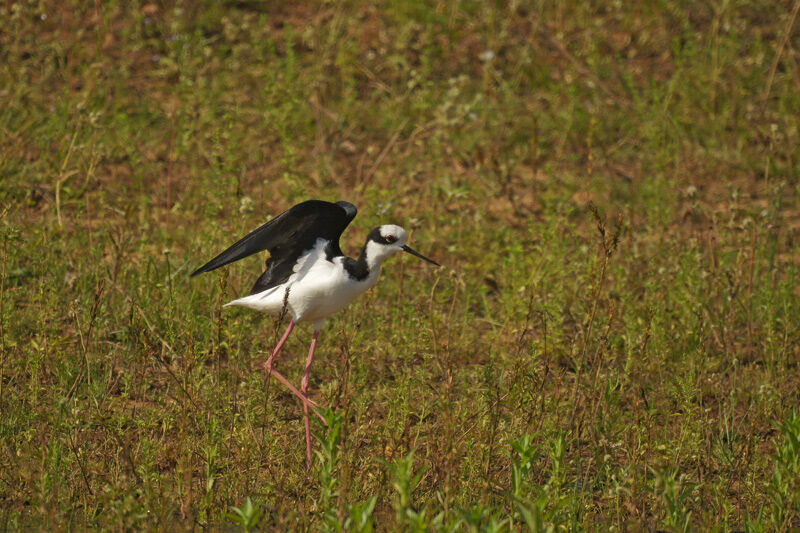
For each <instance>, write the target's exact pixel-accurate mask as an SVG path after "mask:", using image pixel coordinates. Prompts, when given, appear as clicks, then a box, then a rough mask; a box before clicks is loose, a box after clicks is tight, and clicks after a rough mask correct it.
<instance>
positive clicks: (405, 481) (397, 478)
mask: <svg viewBox="0 0 800 533" xmlns="http://www.w3.org/2000/svg"><path fill="white" fill-rule="evenodd" d="M389 470H390V472H391V478H392V487H394V490H395V504H394V509H395V516H396V519H397V523H398V524H405V525H406V527H407V528H409V529H411V530H413V531H420V530H421V531H424V530H425V527H426V524H427V517H426V516H425V511H424V510H423V511H417V510H416V509H414V508H413V507H412V505H411V494H412V493H413V492H414V489H416V488H417V485H419V482H420V480H421V479H422V474H423V471H422V470H420V471H418V472H417V473H416V474H414V473H413V470H414V451H413V450H412V451H410V452H409V453H408V455H406V456H405V457H401V458H400V459H397V460H396V461H395V462H394V463H390V464H389Z"/></svg>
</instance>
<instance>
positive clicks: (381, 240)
mask: <svg viewBox="0 0 800 533" xmlns="http://www.w3.org/2000/svg"><path fill="white" fill-rule="evenodd" d="M406 239H407V236H406V230H404V229H403V228H401V227H400V226H395V225H394V224H385V225H383V226H379V227H377V228H375V229H374V230H372V231H371V232H370V233H369V235H368V236H367V244H366V246H365V251H366V254H367V262H369V263H370V267H371V266H373V265H375V266H377V265H380V264H381V263H383V262H384V261H385V260H386V259H388V258H389V257H391V256H393V255H394V254H396V253H398V252H406V253H409V254H411V255H415V256H417V257H419V258H420V259H424V260H425V261H427V262H429V263H433V264H434V265H436V266H441V265H440V264H439V263H437V262H436V261H433V260H432V259H428V258H427V257H425V256H424V255H422V254H421V253H419V252H417V251H416V250H413V249H412V248H410V247H408V246H406Z"/></svg>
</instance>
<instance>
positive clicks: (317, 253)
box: [227, 239, 380, 322]
mask: <svg viewBox="0 0 800 533" xmlns="http://www.w3.org/2000/svg"><path fill="white" fill-rule="evenodd" d="M326 245H327V241H325V240H323V239H318V240H317V242H316V244H315V245H314V247H313V248H312V249H311V250H310V251H309V252H308V253H307V254H305V255H303V256H302V257H301V258H300V259H299V260H298V261H297V264H296V265H295V267H294V274H292V276H290V277H289V279H288V280H287V281H286V283H284V284H282V285H279V286H277V287H273V288H271V289H267V290H266V291H263V292H260V293H256V294H251V295H250V296H246V297H244V298H239V299H238V300H234V301H232V302H230V303H229V304H227V305H240V306H244V307H249V308H250V309H255V310H257V311H262V312H266V313H272V314H278V313H280V312H281V311H282V310H283V307H284V302H286V307H287V311H288V312H289V313H291V314H292V316H293V318H294V320H295V322H299V321H320V320H322V319H324V318H325V317H327V316H328V315H331V314H333V313H335V312H337V311H340V310H342V309H343V308H344V307H346V306H347V305H348V304H349V303H350V302H352V301H353V300H354V299H355V298H356V297H357V296H358V295H360V294H361V293H363V292H364V291H366V290H367V289H369V288H370V287H372V286H373V285H375V283H376V282H377V280H378V274H379V273H380V267H378V268H375V269H374V270H372V271H370V273H369V275H368V276H367V277H366V278H365V279H363V280H361V281H358V280H355V279H353V278H351V277H350V276H349V275H348V273H347V271H346V270H345V268H344V257H335V258H333V260H332V261H329V260H328V259H327V258H326V257H325V246H326ZM287 290H288V291H289V294H288V299H287V298H286V291H287Z"/></svg>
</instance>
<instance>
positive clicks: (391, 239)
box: [384, 235, 397, 244]
mask: <svg viewBox="0 0 800 533" xmlns="http://www.w3.org/2000/svg"><path fill="white" fill-rule="evenodd" d="M384 238H385V239H386V242H388V243H389V244H391V243H393V242H395V241H396V240H397V237H395V236H394V235H387V236H386V237H384Z"/></svg>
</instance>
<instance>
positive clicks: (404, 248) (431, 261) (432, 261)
mask: <svg viewBox="0 0 800 533" xmlns="http://www.w3.org/2000/svg"><path fill="white" fill-rule="evenodd" d="M403 251H404V252H406V253H409V254H411V255H416V256H417V257H419V258H420V259H424V260H425V261H427V262H428V263H433V264H434V265H436V266H437V267H440V266H442V265H440V264H439V263H437V262H436V261H434V260H433V259H428V258H427V257H425V256H424V255H422V254H421V253H419V252H418V251H416V250H414V249H413V248H410V247H408V246H406V245H405V244H404V245H403Z"/></svg>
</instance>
